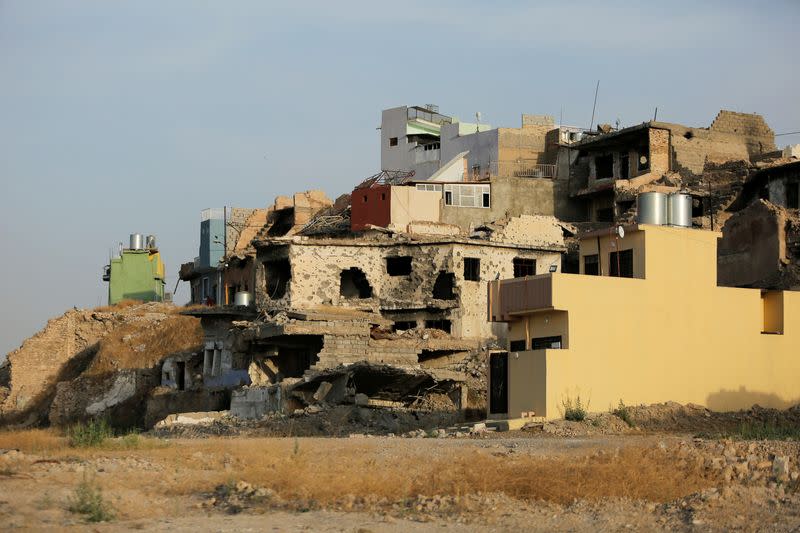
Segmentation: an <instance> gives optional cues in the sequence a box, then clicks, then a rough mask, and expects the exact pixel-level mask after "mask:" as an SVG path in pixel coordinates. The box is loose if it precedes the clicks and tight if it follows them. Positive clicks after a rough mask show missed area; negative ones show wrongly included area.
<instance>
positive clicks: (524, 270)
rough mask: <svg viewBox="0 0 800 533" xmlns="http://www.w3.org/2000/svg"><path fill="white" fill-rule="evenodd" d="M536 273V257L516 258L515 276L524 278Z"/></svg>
mask: <svg viewBox="0 0 800 533" xmlns="http://www.w3.org/2000/svg"><path fill="white" fill-rule="evenodd" d="M535 275H536V259H525V258H522V257H515V258H514V277H515V278H524V277H525V276H535Z"/></svg>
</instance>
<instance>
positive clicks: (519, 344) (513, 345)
mask: <svg viewBox="0 0 800 533" xmlns="http://www.w3.org/2000/svg"><path fill="white" fill-rule="evenodd" d="M508 350H509V351H510V352H524V351H525V339H522V340H521V341H511V342H510V343H508Z"/></svg>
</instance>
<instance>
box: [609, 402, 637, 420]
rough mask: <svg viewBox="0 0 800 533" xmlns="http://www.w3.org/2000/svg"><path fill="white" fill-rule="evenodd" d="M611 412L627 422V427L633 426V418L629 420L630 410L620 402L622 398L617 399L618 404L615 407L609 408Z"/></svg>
mask: <svg viewBox="0 0 800 533" xmlns="http://www.w3.org/2000/svg"><path fill="white" fill-rule="evenodd" d="M611 414H612V415H614V416H616V417H617V418H619V419H620V420H622V421H623V422H625V423H626V424H628V427H633V420H631V410H630V408H629V407H628V406H627V405H625V404H624V403H622V400H620V401H619V405H618V406H617V407H616V409H612V410H611Z"/></svg>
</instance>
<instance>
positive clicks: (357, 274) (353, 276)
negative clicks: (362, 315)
mask: <svg viewBox="0 0 800 533" xmlns="http://www.w3.org/2000/svg"><path fill="white" fill-rule="evenodd" d="M339 278H340V280H339V281H340V284H339V295H340V296H343V297H345V298H361V299H363V298H371V297H372V286H371V285H370V284H369V281H368V280H367V276H366V274H364V272H363V271H362V270H361V269H360V268H355V267H352V268H348V269H347V270H342V272H341V274H339Z"/></svg>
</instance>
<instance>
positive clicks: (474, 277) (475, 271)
mask: <svg viewBox="0 0 800 533" xmlns="http://www.w3.org/2000/svg"><path fill="white" fill-rule="evenodd" d="M464 279H465V280H467V281H480V280H481V260H480V259H478V258H477V257H465V258H464Z"/></svg>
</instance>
